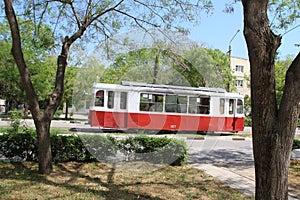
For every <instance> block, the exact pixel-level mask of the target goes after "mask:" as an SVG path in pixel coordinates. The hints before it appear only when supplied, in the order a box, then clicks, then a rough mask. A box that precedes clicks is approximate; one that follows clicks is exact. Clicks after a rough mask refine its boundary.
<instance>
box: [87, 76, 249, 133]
mask: <svg viewBox="0 0 300 200" xmlns="http://www.w3.org/2000/svg"><path fill="white" fill-rule="evenodd" d="M92 93H93V103H92V104H93V105H91V107H90V113H89V119H90V124H91V126H92V127H100V128H103V129H115V130H128V129H145V130H166V131H197V132H198V131H199V132H202V131H203V132H207V131H213V132H215V131H216V132H238V131H242V130H243V129H244V113H243V100H244V99H243V96H242V95H240V94H237V93H229V92H226V91H225V90H224V89H221V88H207V87H185V86H174V85H158V84H147V83H139V82H126V81H122V82H121V83H120V84H105V83H94V84H93V90H92Z"/></svg>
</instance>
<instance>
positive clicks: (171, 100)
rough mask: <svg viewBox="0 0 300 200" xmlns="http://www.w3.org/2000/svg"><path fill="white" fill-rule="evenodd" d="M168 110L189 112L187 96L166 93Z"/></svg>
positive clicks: (166, 107)
mask: <svg viewBox="0 0 300 200" xmlns="http://www.w3.org/2000/svg"><path fill="white" fill-rule="evenodd" d="M165 109H166V112H177V113H186V112H187V97H186V96H177V95H166V106H165Z"/></svg>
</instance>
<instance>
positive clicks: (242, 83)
mask: <svg viewBox="0 0 300 200" xmlns="http://www.w3.org/2000/svg"><path fill="white" fill-rule="evenodd" d="M230 68H231V72H232V75H233V76H235V77H236V92H238V93H240V94H243V95H244V96H246V95H248V96H250V62H249V60H248V59H245V58H238V57H230Z"/></svg>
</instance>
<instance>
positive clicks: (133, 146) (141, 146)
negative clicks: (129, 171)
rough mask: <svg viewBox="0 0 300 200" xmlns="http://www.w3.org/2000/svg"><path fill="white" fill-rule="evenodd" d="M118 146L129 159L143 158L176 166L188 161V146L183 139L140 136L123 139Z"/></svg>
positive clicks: (143, 159)
mask: <svg viewBox="0 0 300 200" xmlns="http://www.w3.org/2000/svg"><path fill="white" fill-rule="evenodd" d="M118 146H119V148H120V149H121V150H122V151H123V153H124V154H125V155H126V156H127V159H128V160H142V161H147V162H152V163H160V164H162V163H164V164H171V165H174V166H175V165H184V164H186V161H187V146H186V144H185V143H184V142H183V141H181V140H175V139H170V138H166V137H164V138H155V137H146V136H139V137H130V138H127V139H125V140H121V141H120V142H119V144H118Z"/></svg>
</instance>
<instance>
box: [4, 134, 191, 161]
mask: <svg viewBox="0 0 300 200" xmlns="http://www.w3.org/2000/svg"><path fill="white" fill-rule="evenodd" d="M51 145H52V158H53V161H54V162H56V163H57V162H67V161H79V162H89V161H96V160H109V159H110V158H111V156H116V154H117V151H118V150H119V151H121V152H122V153H123V154H124V155H125V158H126V160H138V161H145V162H152V163H157V164H171V165H183V164H186V161H187V146H186V144H185V143H184V142H183V141H181V140H175V139H170V138H166V137H164V138H154V137H146V136H140V137H130V138H127V139H124V140H116V139H114V138H112V137H104V136H100V135H81V136H80V137H78V136H76V135H71V134H70V135H59V134H52V135H51ZM37 155H38V153H37V139H36V133H35V131H34V130H33V129H24V130H23V132H22V133H13V134H12V133H5V134H2V135H0V156H4V157H6V158H8V159H11V160H15V161H24V160H27V161H37V160H38V157H37ZM16 158H17V159H16Z"/></svg>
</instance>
